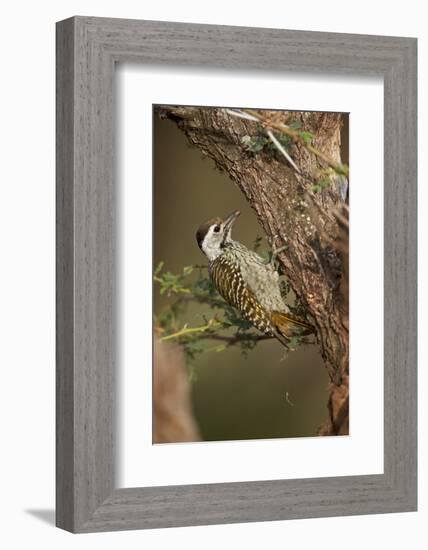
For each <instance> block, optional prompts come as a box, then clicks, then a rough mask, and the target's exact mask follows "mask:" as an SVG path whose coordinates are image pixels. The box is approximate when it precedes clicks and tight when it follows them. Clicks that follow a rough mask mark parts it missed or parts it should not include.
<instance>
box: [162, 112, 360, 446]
mask: <svg viewBox="0 0 428 550" xmlns="http://www.w3.org/2000/svg"><path fill="white" fill-rule="evenodd" d="M158 113H159V115H160V116H163V117H168V118H169V119H172V120H174V121H175V122H176V123H177V124H178V127H179V128H180V129H181V130H182V131H183V132H184V133H185V134H186V136H187V138H188V140H189V142H190V143H191V144H193V145H195V146H196V147H198V148H199V149H200V150H201V151H202V152H203V153H204V154H206V155H207V156H208V157H210V158H211V159H213V160H214V162H215V164H216V166H217V167H218V168H219V169H221V170H224V171H225V172H227V173H228V175H229V176H230V178H231V179H232V180H233V181H234V182H235V184H236V185H237V186H238V187H239V188H240V189H241V191H242V192H243V194H244V196H245V198H246V200H247V201H248V203H249V204H250V205H251V207H252V208H253V209H254V211H255V213H256V215H257V218H258V220H259V222H260V224H261V225H262V227H263V229H264V231H265V233H266V235H267V237H268V239H269V242H271V244H272V246H273V247H275V248H276V249H280V248H283V247H284V250H283V251H282V252H280V253H279V255H278V259H279V262H280V270H281V272H282V273H283V274H284V275H285V276H286V278H287V279H288V281H289V282H290V284H291V286H292V288H293V291H294V292H295V294H296V296H297V297H298V298H299V300H300V301H301V302H302V303H303V305H304V306H305V308H306V310H307V312H308V313H309V315H310V317H311V319H312V321H313V323H314V325H315V327H316V331H317V341H318V344H319V346H320V351H321V355H322V357H323V359H324V362H325V366H326V369H327V371H328V374H329V377H330V381H331V384H330V397H329V403H328V411H329V414H328V418H327V420H326V421H325V423H324V424H323V425H322V426H321V427H320V428H319V433H320V434H321V435H344V434H347V433H348V431H349V410H348V402H349V325H348V231H347V229H348V224H347V208H346V206H345V204H344V201H343V195H342V196H341V185H340V183H343V178H342V176H339V175H337V173H336V172H335V171H333V170H332V169H331V168H330V169H329V166H330V167H331V166H334V164H335V163H337V165H341V155H340V128H341V125H342V123H343V118H342V115H341V114H338V113H318V112H306V113H304V112H284V111H255V112H254V113H255V114H256V115H259V116H260V117H261V118H262V119H263V123H262V125H261V124H260V123H257V122H255V121H251V120H246V119H242V118H239V117H238V116H234V115H233V114H232V113H230V111H228V110H226V109H220V108H194V107H175V106H162V107H160V108H158ZM291 122H292V123H293V124H297V123H298V124H299V125H300V127H299V135H301V132H302V131H303V132H310V134H311V135H312V136H313V138H311V139H312V141H311V143H310V146H309V147H308V143H309V142H308V141H305V140H303V139H296V140H292V143H291V144H290V146H289V147H287V151H288V152H289V154H290V156H291V157H292V163H293V162H294V164H295V166H294V167H293V165H292V163H290V161H289V160H287V159H286V158H285V156H283V155H281V153H280V151H279V150H278V149H276V148H275V147H274V145H273V144H272V143H270V144H269V146H267V147H263V148H262V149H261V150H260V151H258V152H252V151H251V150H248V140H249V139H253V138H254V137H255V136H257V135H261V133H263V135H264V136H267V135H268V132H269V131H272V132H274V135H278V131H279V129H280V128H281V124H290V123H291ZM275 132H276V134H275ZM309 141H310V140H309ZM313 149H315V151H316V153H317V154H315V153H314V152H313ZM325 174H329V178H330V184H329V185H327V186H325V188H322V189H321V190H319V188H318V192H315V189H316V188H314V185H316V183H317V182H318V181H322V180H323V179H324V180H325ZM342 191H343V189H342Z"/></svg>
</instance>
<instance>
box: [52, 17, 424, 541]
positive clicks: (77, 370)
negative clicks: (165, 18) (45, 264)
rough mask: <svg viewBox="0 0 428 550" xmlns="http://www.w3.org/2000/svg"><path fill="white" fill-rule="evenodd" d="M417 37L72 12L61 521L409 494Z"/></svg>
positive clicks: (230, 514) (413, 444)
mask: <svg viewBox="0 0 428 550" xmlns="http://www.w3.org/2000/svg"><path fill="white" fill-rule="evenodd" d="M416 114H417V106H416V39H413V38H401V37H384V36H363V35H345V34H333V33H318V32H304V31H289V30H276V29H257V28H241V27H225V26H211V25H194V24H183V23H169V22H153V21H134V20H120V19H102V18H90V17H89V18H88V17H73V18H71V19H67V20H65V21H61V22H59V23H58V24H57V525H58V527H61V528H63V529H66V530H69V531H72V532H93V531H107V530H121V529H142V528H159V527H172V526H185V525H204V524H215V523H234V522H250V521H271V520H282V519H291V518H309V517H321V516H326V517H327V516H337V515H351V514H368V513H386V512H403V511H414V510H416V507H417V453H416V449H417V431H416V427H417V424H416V420H417V419H416V410H417V401H416V398H417V386H416V382H417V380H416Z"/></svg>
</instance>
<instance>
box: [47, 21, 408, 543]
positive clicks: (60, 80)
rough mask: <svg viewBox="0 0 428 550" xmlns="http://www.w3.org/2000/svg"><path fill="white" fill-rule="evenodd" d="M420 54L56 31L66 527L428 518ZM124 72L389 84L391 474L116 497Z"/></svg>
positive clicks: (161, 27)
mask: <svg viewBox="0 0 428 550" xmlns="http://www.w3.org/2000/svg"><path fill="white" fill-rule="evenodd" d="M416 44H417V43H416V39H413V38H397V37H386V36H363V35H351V34H330V33H318V32H302V31H288V30H276V29H258V28H241V27H227V26H212V25H194V24H182V23H167V22H155V21H134V20H121V19H103V18H90V17H89V18H88V17H73V18H71V19H67V20H65V21H61V22H59V23H58V24H57V455H56V461H57V474H56V475H57V525H58V526H59V527H62V528H63V529H67V530H69V531H72V532H91V531H106V530H118V529H140V528H155V527H172V526H184V525H201V524H214V523H233V522H249V521H264V520H282V519H289V518H309V517H319V516H338V515H350V514H371V513H380V512H403V511H412V510H416V506H417V504H416V503H417V451H416V443H417V435H416V407H417V404H416V395H417V391H416V390H417V388H416ZM117 62H136V63H141V64H164V65H174V66H178V65H182V66H186V65H187V66H190V65H192V66H196V67H198V66H202V65H204V66H205V67H207V66H208V67H217V68H228V69H246V70H251V71H264V70H267V69H268V70H269V71H277V72H282V71H299V72H311V73H313V72H318V73H321V72H325V71H328V72H335V73H338V74H361V75H381V76H382V77H383V78H384V93H385V103H384V105H385V113H384V115H385V116H384V120H385V128H384V136H385V149H384V150H385V158H384V161H385V162H384V166H385V174H384V177H385V207H384V220H385V236H384V250H385V285H384V288H385V314H384V334H385V354H384V356H385V366H384V369H385V382H384V388H385V389H384V406H385V425H384V449H385V459H384V474H382V475H364V476H350V477H334V478H319V479H299V480H274V481H255V482H247V483H219V484H210V485H193V486H188V485H184V486H176V487H171V486H167V487H150V488H144V487H143V488H131V489H116V488H115V486H114V457H115V434H114V393H115V392H114V365H115V349H114V342H115V327H114V318H115V311H114V295H115V266H114V256H115V246H114V243H115V229H114V228H115V188H114V169H113V158H114V150H113V149H114V147H113V145H114V131H113V116H114V115H113V110H114V109H113V107H114V85H113V84H114V68H115V63H117ZM142 467H144V464H142Z"/></svg>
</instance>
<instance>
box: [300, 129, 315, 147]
mask: <svg viewBox="0 0 428 550" xmlns="http://www.w3.org/2000/svg"><path fill="white" fill-rule="evenodd" d="M299 136H300V137H301V138H302V139H303V141H304V142H305V143H306V145H311V143H312V140H313V139H314V136H313V134H311V132H306V131H302V132H299Z"/></svg>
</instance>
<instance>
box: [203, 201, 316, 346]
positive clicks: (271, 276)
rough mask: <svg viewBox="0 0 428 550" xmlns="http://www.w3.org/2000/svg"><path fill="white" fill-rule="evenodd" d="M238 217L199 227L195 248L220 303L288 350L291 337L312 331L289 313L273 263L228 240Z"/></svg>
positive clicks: (310, 327) (210, 221)
mask: <svg viewBox="0 0 428 550" xmlns="http://www.w3.org/2000/svg"><path fill="white" fill-rule="evenodd" d="M239 215H240V212H239V210H235V211H234V212H232V213H231V214H230V215H229V216H227V218H225V219H224V220H222V219H221V218H218V217H216V218H212V219H210V220H208V221H207V222H206V223H204V224H202V225H201V226H200V227H199V229H198V230H197V232H196V240H197V242H198V246H199V248H200V249H201V250H202V252H203V253H204V254H205V255H206V256H207V258H208V261H209V263H208V271H209V274H210V277H211V280H212V282H213V283H214V286H215V287H216V289H217V291H218V292H219V294H220V295H221V296H222V297H223V298H224V300H226V302H227V303H228V304H230V305H232V306H233V307H235V308H236V309H238V310H239V311H240V312H241V314H242V315H243V317H244V318H245V319H247V320H248V321H250V323H252V324H253V326H255V327H256V328H257V329H258V330H260V331H261V332H262V333H264V334H266V335H269V336H274V337H276V338H277V339H278V340H279V341H280V342H281V343H282V344H283V345H285V346H286V347H288V344H289V342H290V339H291V338H292V337H293V336H304V335H307V334H310V333H312V332H314V328H313V327H312V326H311V325H310V324H309V323H307V322H306V321H304V320H302V319H299V318H297V317H296V316H294V315H292V314H291V313H290V310H289V308H288V307H287V305H286V304H285V303H284V301H283V299H282V296H281V292H280V288H279V275H278V272H277V270H276V269H275V265H274V262H273V261H269V262H266V261H265V260H264V259H263V258H262V257H260V256H259V255H258V254H257V253H256V252H254V251H252V250H249V249H248V248H247V247H246V246H244V245H243V244H241V243H239V242H237V241H234V240H233V239H232V237H231V232H232V226H233V224H234V222H235V221H236V219H237V218H238V216H239Z"/></svg>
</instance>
